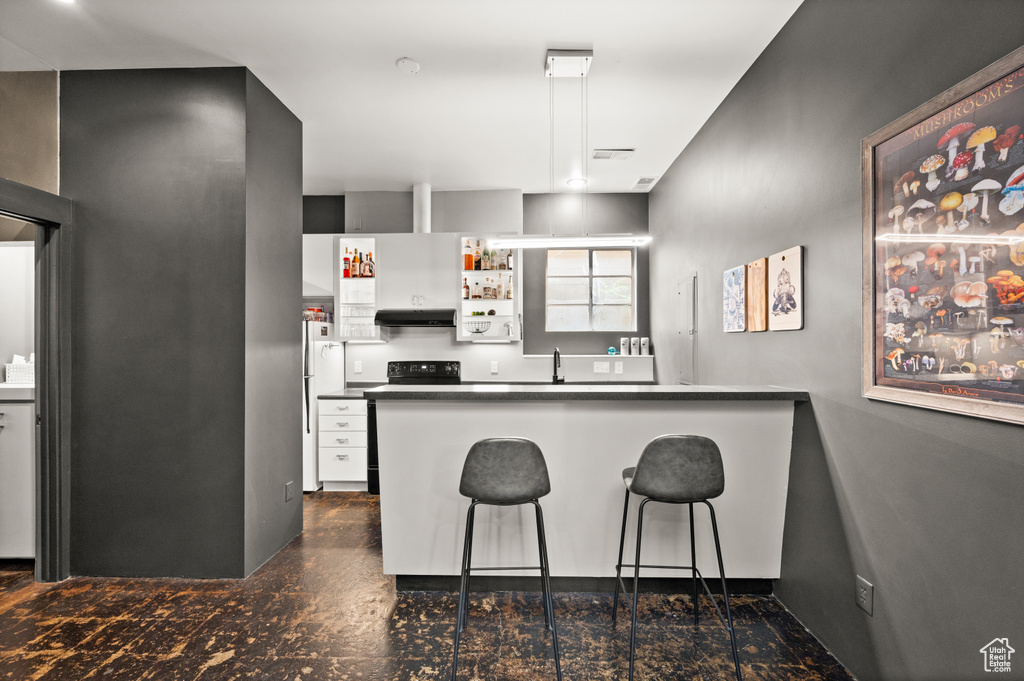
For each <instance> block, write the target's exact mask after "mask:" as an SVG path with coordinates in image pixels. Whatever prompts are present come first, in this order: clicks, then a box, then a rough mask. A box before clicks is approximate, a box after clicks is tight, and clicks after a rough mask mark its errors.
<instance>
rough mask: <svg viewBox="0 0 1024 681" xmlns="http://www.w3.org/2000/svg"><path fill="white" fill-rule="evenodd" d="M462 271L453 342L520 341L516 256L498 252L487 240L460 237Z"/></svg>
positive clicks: (516, 254)
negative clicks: (460, 293)
mask: <svg viewBox="0 0 1024 681" xmlns="http://www.w3.org/2000/svg"><path fill="white" fill-rule="evenodd" d="M461 245H462V253H461V258H462V268H461V270H460V272H459V278H460V280H461V281H460V282H459V285H460V286H461V287H462V300H461V303H460V305H459V319H458V328H457V329H456V339H457V340H460V341H505V342H514V341H519V340H520V339H521V329H520V320H521V316H520V314H519V312H520V306H519V299H518V297H517V292H518V291H519V283H520V281H519V276H518V270H516V269H515V263H516V261H517V260H518V257H517V256H518V253H517V252H516V251H515V250H514V249H508V250H504V249H502V250H498V249H494V248H490V247H489V246H488V245H487V239H485V238H478V237H462V238H461Z"/></svg>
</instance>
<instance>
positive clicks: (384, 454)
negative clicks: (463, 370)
mask: <svg viewBox="0 0 1024 681" xmlns="http://www.w3.org/2000/svg"><path fill="white" fill-rule="evenodd" d="M365 394H366V397H368V398H372V399H374V400H375V401H376V405H377V429H378V434H379V440H378V447H379V455H380V486H381V529H382V534H383V550H384V572H385V573H387V574H396V575H406V576H442V575H457V574H459V564H460V558H461V551H462V541H463V532H464V526H465V517H466V509H467V507H468V505H469V501H468V500H467V499H465V498H463V497H462V496H460V495H459V491H458V490H459V478H460V475H461V471H462V464H463V461H464V459H465V456H466V452H468V451H469V448H470V446H471V445H472V444H473V443H474V442H476V441H477V440H480V439H483V438H487V437H500V436H516V437H525V438H529V439H531V440H533V441H535V442H536V443H537V444H538V445H539V446H540V448H541V450H542V451H543V452H544V456H545V459H546V460H547V465H548V469H549V473H550V477H551V494H550V495H548V496H546V497H544V498H543V499H542V500H541V505H542V507H543V508H544V517H545V523H546V526H547V535H548V549H549V553H550V560H551V570H552V575H553V576H555V577H582V578H586V577H610V576H614V574H615V559H616V554H617V551H618V542H619V527H620V522H621V518H622V499H623V493H624V488H623V484H622V469H623V468H626V467H629V466H633V465H635V464H636V461H637V459H638V458H639V456H640V452H641V450H642V449H643V447H644V445H645V444H646V443H647V442H649V441H650V440H651V439H653V438H655V437H657V436H659V435H663V434H667V433H684V434H698V435H705V436H707V437H710V438H712V439H713V440H715V442H717V443H718V445H719V447H720V448H721V450H722V458H723V461H724V465H725V475H726V486H725V493H724V494H723V495H722V496H721V497H720V498H719V499H717V500H715V501H714V504H715V509H716V513H717V514H718V521H719V528H720V531H721V538H722V552H723V558H724V562H725V571H726V575H727V576H728V577H730V578H751V579H772V578H777V577H779V574H780V569H781V560H782V531H783V521H784V519H785V510H786V493H787V489H788V483H789V461H790V450H791V447H792V438H793V411H794V403H795V402H800V401H806V400H807V399H808V395H807V393H806V392H803V391H799V390H791V389H787V388H778V387H772V386H766V387H761V386H678V385H676V386H658V385H573V384H568V385H565V384H563V385H557V386H554V385H511V384H489V385H456V386H436V385H434V386H394V385H389V386H383V387H380V388H375V389H372V390H367V391H366V393H365ZM633 503H634V508H633V510H631V512H630V518H631V521H630V525H631V528H630V529H629V530H627V537H626V541H627V546H629V545H630V542H633V541H634V539H633V536H634V530H635V527H636V525H635V518H636V516H635V504H636V503H637V501H636V500H634V502H633ZM652 506H653V508H652ZM531 513H532V511H530V509H528V508H526V507H490V506H484V507H482V508H480V509H479V510H478V512H477V521H476V533H477V534H476V543H475V544H474V550H473V562H474V565H479V566H486V565H533V564H535V563H536V546H537V544H536V539H535V536H536V534H535V525H534V520H533V518H532V515H531ZM685 515H686V507H685V505H683V506H675V505H667V504H653V505H651V506H648V510H647V511H645V522H644V535H645V536H644V557H643V562H644V563H650V564H663V565H673V564H674V565H688V564H689V542H688V541H684V538H685V529H684V530H682V531H681V530H680V529H679V528H680V527H683V528H685V527H686V524H685ZM696 515H697V552H698V567H700V568H701V570H702V571H703V572H704V574H705V575H706V576H717V575H718V569H717V566H716V565H715V559H714V555H715V554H714V543H713V539H712V534H711V527H710V521H709V520H708V517H707V513H706V512H704V513H701V512H700V511H699V510H698V512H697V514H696ZM496 516H500V520H501V522H496V523H492V522H491V519H492V518H494V517H496ZM680 518H681V519H682V520H683V524H682V525H680V522H679V520H680ZM681 532H682V533H681ZM508 574H521V573H514V572H509V573H508ZM644 574H645V576H655V577H659V576H663V577H668V576H673V577H686V576H688V574H685V573H679V572H674V573H672V572H668V571H655V570H648V571H645V573H644Z"/></svg>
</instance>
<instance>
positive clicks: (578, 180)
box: [565, 177, 587, 189]
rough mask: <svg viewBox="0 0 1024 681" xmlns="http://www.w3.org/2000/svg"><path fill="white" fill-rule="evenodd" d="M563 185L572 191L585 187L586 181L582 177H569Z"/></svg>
mask: <svg viewBox="0 0 1024 681" xmlns="http://www.w3.org/2000/svg"><path fill="white" fill-rule="evenodd" d="M565 183H566V184H567V185H569V186H570V187H572V188H573V189H582V188H583V187H586V186H587V181H586V179H585V178H582V177H570V178H569V179H568V180H566V181H565Z"/></svg>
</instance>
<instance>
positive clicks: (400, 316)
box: [373, 307, 455, 328]
mask: <svg viewBox="0 0 1024 681" xmlns="http://www.w3.org/2000/svg"><path fill="white" fill-rule="evenodd" d="M373 323H374V324H376V325H377V326H415V327H448V328H454V327H455V309H454V308H422V307H418V308H410V309H406V310H401V309H393V310H378V311H377V314H376V316H375V317H374V318H373Z"/></svg>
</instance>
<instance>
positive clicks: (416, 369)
mask: <svg viewBox="0 0 1024 681" xmlns="http://www.w3.org/2000/svg"><path fill="white" fill-rule="evenodd" d="M461 375H462V365H461V363H459V362H456V361H452V360H445V361H437V360H426V361H415V362H388V384H389V385H457V384H459V383H462V378H461Z"/></svg>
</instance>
